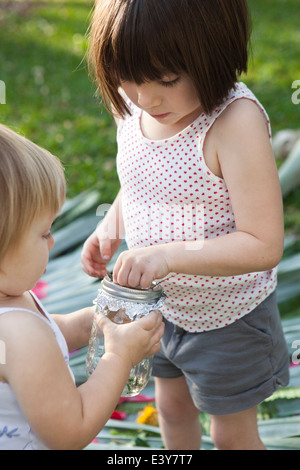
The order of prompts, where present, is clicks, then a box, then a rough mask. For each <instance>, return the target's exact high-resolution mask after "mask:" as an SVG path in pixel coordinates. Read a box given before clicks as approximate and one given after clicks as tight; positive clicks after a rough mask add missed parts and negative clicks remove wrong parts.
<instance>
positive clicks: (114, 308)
mask: <svg viewBox="0 0 300 470" xmlns="http://www.w3.org/2000/svg"><path fill="white" fill-rule="evenodd" d="M165 297H166V296H165V294H164V292H163V289H162V288H161V286H160V285H157V284H156V283H153V284H152V286H151V287H150V288H149V289H132V288H128V287H123V286H120V285H118V284H115V283H114V282H113V281H112V279H111V278H110V277H109V276H106V277H105V278H104V279H103V280H102V282H101V286H100V289H99V291H98V296H97V299H96V300H95V301H94V303H95V305H96V315H95V319H94V322H93V326H92V331H91V336H90V341H89V347H88V352H87V357H86V371H87V376H90V375H91V374H92V373H93V372H94V370H95V368H96V367H97V364H98V362H99V361H100V359H101V357H102V356H103V354H104V352H105V349H104V338H103V334H102V331H101V330H100V329H99V327H98V325H97V322H96V316H97V313H98V312H101V313H103V314H105V315H106V316H107V317H108V318H109V319H110V320H111V321H113V322H114V323H118V324H124V323H129V322H132V321H137V320H139V319H140V318H142V317H144V316H145V315H148V314H149V313H150V312H151V311H152V310H157V309H159V308H160V307H161V306H162V304H163V302H164V299H165ZM151 372H152V357H151V356H150V357H147V358H145V359H144V360H143V361H141V362H140V363H139V364H138V365H136V366H134V367H133V368H132V369H131V371H130V376H129V379H128V381H127V384H126V386H125V387H124V390H123V392H122V395H121V396H122V397H132V396H135V395H138V394H139V393H141V391H142V390H143V389H144V388H145V387H146V385H147V383H148V381H149V378H150V376H151Z"/></svg>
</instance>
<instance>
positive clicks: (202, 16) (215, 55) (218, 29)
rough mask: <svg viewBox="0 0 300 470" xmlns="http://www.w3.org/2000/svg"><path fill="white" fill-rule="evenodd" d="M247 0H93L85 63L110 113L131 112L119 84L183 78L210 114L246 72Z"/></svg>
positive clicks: (247, 41)
mask: <svg viewBox="0 0 300 470" xmlns="http://www.w3.org/2000/svg"><path fill="white" fill-rule="evenodd" d="M249 30H250V28H249V11H248V6H247V0H98V1H97V2H96V5H95V11H94V15H93V19H92V23H91V31H90V65H91V71H92V73H93V75H94V77H95V80H96V83H97V85H98V89H99V91H100V93H101V95H102V97H103V99H104V102H105V104H106V106H107V108H108V109H110V106H111V107H112V108H113V109H114V110H115V111H116V112H117V113H118V114H119V115H120V116H122V117H124V116H125V115H126V113H129V110H128V108H127V106H126V103H125V101H124V98H123V97H122V96H121V95H120V93H119V91H118V90H119V88H120V85H121V81H122V80H129V81H134V82H136V83H137V84H141V83H143V82H145V81H152V80H160V79H161V78H162V77H163V76H164V75H166V74H167V73H173V74H178V75H179V74H182V73H186V74H187V75H188V76H189V77H190V78H191V79H192V81H193V83H194V85H195V87H196V89H197V91H198V96H199V100H200V102H201V105H202V107H203V110H204V112H206V113H207V114H210V113H211V112H212V111H213V110H214V109H215V107H216V106H218V105H219V104H220V103H221V102H222V101H223V100H224V99H225V98H226V96H227V95H228V93H229V91H230V90H231V89H232V88H233V87H234V85H235V83H236V82H237V80H238V77H239V76H240V75H241V74H242V73H243V72H247V63H248V44H249V37H250V31H249Z"/></svg>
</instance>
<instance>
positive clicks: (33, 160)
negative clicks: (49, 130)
mask: <svg viewBox="0 0 300 470" xmlns="http://www.w3.org/2000/svg"><path fill="white" fill-rule="evenodd" d="M65 193H66V186H65V177H64V171H63V167H62V165H61V162H60V161H59V160H58V158H56V157H54V156H53V155H52V154H51V153H50V152H48V151H47V150H45V149H43V148H41V147H39V146H38V145H36V144H34V143H33V142H31V141H30V140H28V139H26V138H25V137H22V136H21V135H19V134H17V133H16V132H14V131H12V130H11V129H9V128H7V127H6V126H3V125H1V124H0V211H1V220H0V263H1V261H2V260H3V257H4V255H5V253H6V252H7V250H8V249H9V248H11V247H12V246H14V245H16V244H18V243H19V242H20V240H21V238H22V236H23V235H24V233H26V231H27V230H28V229H29V227H30V225H31V224H32V222H33V221H34V220H35V218H36V217H39V216H41V215H42V214H43V212H50V213H53V214H56V213H57V212H58V211H59V210H60V209H61V206H62V204H63V202H64V199H65Z"/></svg>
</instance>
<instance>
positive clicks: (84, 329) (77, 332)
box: [51, 307, 95, 351]
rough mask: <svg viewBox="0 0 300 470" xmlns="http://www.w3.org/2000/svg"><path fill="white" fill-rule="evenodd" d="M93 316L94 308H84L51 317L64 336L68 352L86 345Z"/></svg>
mask: <svg viewBox="0 0 300 470" xmlns="http://www.w3.org/2000/svg"><path fill="white" fill-rule="evenodd" d="M94 314H95V307H85V308H83V309H80V310H77V311H76V312H72V313H67V314H64V315H51V317H52V318H53V320H54V321H55V322H56V323H57V325H58V326H59V328H60V330H61V332H62V334H63V335H64V337H65V340H66V342H67V345H68V349H69V351H74V349H79V348H82V347H83V346H86V345H87V344H88V342H89V338H90V334H91V329H92V324H93V319H94Z"/></svg>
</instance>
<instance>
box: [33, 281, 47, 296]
mask: <svg viewBox="0 0 300 470" xmlns="http://www.w3.org/2000/svg"><path fill="white" fill-rule="evenodd" d="M47 288H48V284H47V282H43V281H38V282H37V283H36V286H35V287H34V288H33V289H32V291H33V292H34V293H35V295H36V296H37V297H38V298H39V299H40V300H41V299H44V298H45V297H47Z"/></svg>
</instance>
